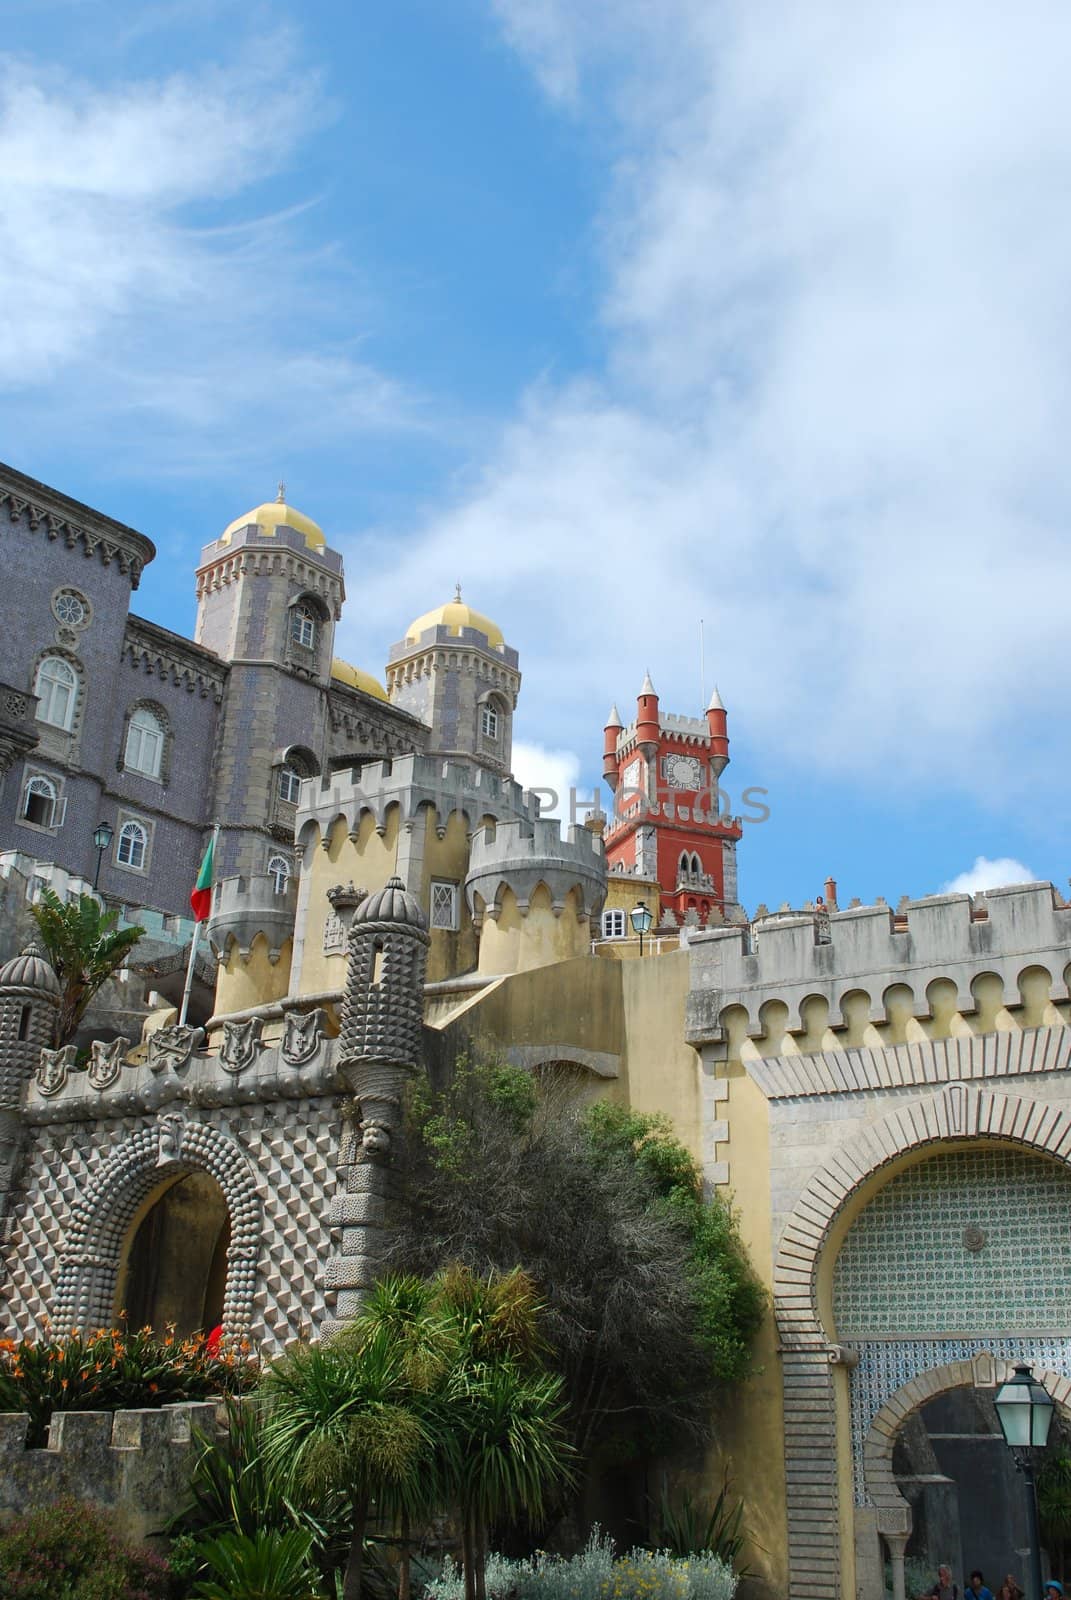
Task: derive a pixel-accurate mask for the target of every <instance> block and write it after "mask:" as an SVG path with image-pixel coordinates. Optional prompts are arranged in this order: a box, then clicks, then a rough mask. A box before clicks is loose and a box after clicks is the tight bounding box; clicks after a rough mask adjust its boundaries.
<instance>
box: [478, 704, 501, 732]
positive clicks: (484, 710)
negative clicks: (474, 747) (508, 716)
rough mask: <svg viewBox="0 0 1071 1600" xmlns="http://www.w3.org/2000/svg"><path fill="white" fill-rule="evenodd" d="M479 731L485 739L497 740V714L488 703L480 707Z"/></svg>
mask: <svg viewBox="0 0 1071 1600" xmlns="http://www.w3.org/2000/svg"><path fill="white" fill-rule="evenodd" d="M480 731H481V732H482V734H483V736H484V738H485V739H497V738H498V712H497V710H496V709H495V707H494V706H493V705H492V704H491V703H490V702H488V704H487V705H485V706H481V707H480Z"/></svg>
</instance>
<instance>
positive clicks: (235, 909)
mask: <svg viewBox="0 0 1071 1600" xmlns="http://www.w3.org/2000/svg"><path fill="white" fill-rule="evenodd" d="M296 909H297V884H296V881H295V878H294V875H293V874H291V875H290V877H289V878H288V879H287V883H286V888H285V889H284V890H283V892H282V893H281V894H280V893H279V892H278V890H277V888H276V881H275V879H274V878H272V877H270V876H269V875H268V874H267V873H255V874H253V875H252V876H250V877H241V876H237V877H233V878H221V879H220V880H219V881H218V883H217V884H216V885H215V887H214V889H213V891H212V913H211V915H210V917H209V919H208V937H209V939H210V940H211V942H212V945H213V948H214V949H215V951H216V953H217V955H218V956H219V957H220V959H221V960H222V959H225V958H226V956H227V955H228V954H229V951H230V948H231V946H232V945H237V946H238V951H239V954H240V955H241V957H242V959H243V961H244V960H248V958H249V951H250V948H251V946H252V943H253V940H254V939H255V938H256V937H257V935H258V934H263V935H264V937H265V938H266V939H267V941H268V955H269V958H270V959H271V961H272V962H273V963H274V962H276V961H278V959H279V952H280V950H281V949H282V947H283V945H284V944H285V943H286V941H287V939H289V938H290V937H291V935H292V934H293V932H294V915H295V912H296Z"/></svg>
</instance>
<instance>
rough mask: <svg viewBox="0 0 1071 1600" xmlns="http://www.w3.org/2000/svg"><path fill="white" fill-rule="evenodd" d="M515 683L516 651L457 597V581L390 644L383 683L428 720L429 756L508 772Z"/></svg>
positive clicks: (405, 705)
mask: <svg viewBox="0 0 1071 1600" xmlns="http://www.w3.org/2000/svg"><path fill="white" fill-rule="evenodd" d="M520 687H521V674H520V670H519V666H518V656H517V652H516V650H511V649H510V647H509V645H508V644H507V643H506V641H505V639H504V638H503V636H502V629H501V628H500V627H499V626H498V624H497V623H496V622H492V621H491V619H490V617H485V616H483V615H482V614H481V613H480V612H479V611H474V610H473V609H472V607H471V606H468V605H466V604H465V603H464V602H463V601H462V599H461V586H460V585H458V588H457V593H456V595H455V597H454V599H453V600H451V601H449V602H448V603H447V604H446V605H441V606H436V607H435V608H434V609H433V610H431V611H428V612H426V613H425V614H424V615H423V616H422V617H417V618H416V619H415V620H414V621H413V622H411V623H410V624H409V626H408V628H407V629H406V631H405V638H404V639H402V640H401V641H400V643H398V644H396V645H392V647H391V651H390V660H389V661H388V664H387V690H388V692H389V694H390V698H391V701H392V703H393V704H394V705H396V706H400V707H401V708H402V709H403V710H405V711H409V712H411V713H412V715H413V716H416V717H419V718H420V720H421V721H422V722H426V723H428V724H430V726H431V730H432V732H431V740H430V742H429V744H428V754H429V755H437V756H438V755H441V756H451V757H462V758H463V759H466V760H469V761H476V762H478V763H479V765H480V766H482V767H488V768H490V770H491V771H492V772H497V773H500V774H503V775H508V773H509V771H510V763H511V761H512V758H513V713H514V710H515V709H516V705H517V695H518V692H519V691H520Z"/></svg>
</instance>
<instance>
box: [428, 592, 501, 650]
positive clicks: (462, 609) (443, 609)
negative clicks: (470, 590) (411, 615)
mask: <svg viewBox="0 0 1071 1600" xmlns="http://www.w3.org/2000/svg"><path fill="white" fill-rule="evenodd" d="M428 628H449V629H450V632H451V633H460V632H461V630H462V628H475V629H476V631H477V632H478V633H483V634H486V635H487V642H488V644H490V645H493V646H494V647H495V648H496V649H501V648H502V647H503V646H504V645H505V642H506V641H505V639H504V638H503V637H502V629H501V628H500V627H499V626H498V623H497V622H492V621H491V619H490V617H485V616H484V615H483V613H482V612H480V611H473V609H472V607H471V606H467V605H466V604H465V602H464V601H463V600H460V599H458V600H448V601H447V602H446V604H445V605H444V606H436V607H435V609H434V611H426V612H425V613H424V615H423V616H422V617H417V619H416V621H415V622H411V623H410V624H409V626H408V628H406V630H405V637H406V638H407V639H419V638H420V635H421V634H422V633H424V632H425V631H426V630H427V629H428Z"/></svg>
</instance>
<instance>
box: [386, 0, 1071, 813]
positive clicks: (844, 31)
mask: <svg viewBox="0 0 1071 1600" xmlns="http://www.w3.org/2000/svg"><path fill="white" fill-rule="evenodd" d="M496 9H497V11H498V13H499V14H500V15H501V16H502V17H503V18H504V19H505V21H506V23H507V26H508V30H509V31H508V37H509V38H510V40H511V41H512V43H513V44H514V45H515V46H516V47H517V48H518V49H521V50H522V51H525V52H526V53H527V56H528V58H529V59H530V60H531V63H532V67H533V71H534V72H535V73H536V74H537V75H538V76H539V78H540V80H541V81H542V82H543V83H544V85H545V86H546V87H547V89H548V92H550V93H551V94H554V95H557V96H558V97H559V98H560V97H561V95H562V94H563V93H564V92H565V91H566V90H569V86H570V84H572V85H573V86H574V87H575V89H576V94H577V95H578V97H579V100H578V110H579V113H580V114H581V115H582V114H583V113H584V111H585V109H586V108H590V109H591V110H592V115H593V117H602V116H604V115H605V112H606V108H607V105H610V106H612V109H613V113H614V115H615V117H616V119H617V121H616V137H617V142H618V148H619V150H620V160H619V163H618V167H617V170H616V175H615V178H614V182H613V187H612V190H611V192H610V193H609V195H608V197H607V201H606V205H605V207H604V212H603V216H602V219H601V234H600V237H601V239H602V241H603V246H604V255H603V265H604V269H605V293H604V297H603V308H602V309H603V316H604V320H605V326H606V331H607V336H608V339H609V355H608V359H607V363H606V366H605V369H604V370H602V371H601V372H596V373H593V374H591V375H590V376H589V377H588V378H586V379H578V380H574V381H571V382H569V383H567V384H564V385H562V386H557V387H555V386H549V385H542V386H540V387H538V388H536V389H534V390H533V392H532V393H531V394H530V395H529V397H528V399H527V402H526V404H525V406H524V408H523V410H522V411H521V413H520V415H519V416H518V417H517V419H516V420H515V421H514V422H513V423H512V424H511V425H510V426H509V427H508V428H507V429H506V430H505V432H504V434H503V437H502V441H501V446H500V448H499V450H498V452H497V454H496V455H495V456H494V457H493V458H492V459H491V460H490V461H489V463H488V464H487V466H486V468H485V470H484V472H483V474H482V477H481V478H480V479H479V481H478V482H477V483H476V484H475V485H474V486H469V487H468V488H466V490H465V491H464V492H463V493H462V494H460V495H459V498H458V501H457V503H456V505H455V506H454V507H453V508H448V509H447V510H445V511H443V512H441V513H437V514H435V515H433V516H431V517H430V518H429V520H428V522H427V524H426V525H425V527H424V528H423V530H422V532H421V536H420V537H419V538H418V539H417V540H416V541H415V542H414V543H413V545H412V546H411V547H410V549H409V550H408V551H407V552H406V553H405V554H404V555H403V556H402V558H401V560H400V561H399V562H398V564H397V566H396V567H395V568H394V569H393V571H392V572H391V573H389V574H386V575H384V576H383V577H381V578H380V579H379V580H376V581H375V582H374V583H373V585H372V587H373V591H374V592H375V593H376V595H377V597H378V599H379V600H380V602H381V603H382V606H383V609H384V611H385V613H386V614H388V615H396V614H398V613H399V611H404V609H405V606H406V605H407V604H409V603H410V599H409V598H408V597H412V596H413V595H415V594H418V593H420V594H423V593H425V592H427V591H428V590H429V589H430V590H432V591H435V590H437V589H439V588H442V587H443V586H444V585H445V584H446V583H447V582H448V581H449V579H450V577H451V576H452V575H453V573H454V571H455V569H456V567H457V564H458V561H459V560H462V561H463V562H464V564H465V566H466V567H467V568H472V569H475V570H478V571H479V572H480V573H481V589H480V593H479V595H476V594H475V592H474V595H473V598H474V603H477V604H480V605H481V607H482V608H484V609H488V610H491V611H492V612H494V611H497V613H498V614H499V615H500V616H502V617H508V618H510V619H514V620H512V621H511V626H510V630H509V631H510V637H511V643H515V644H516V645H517V646H518V647H519V648H520V649H521V651H522V660H523V665H524V666H525V668H526V672H527V686H526V689H525V696H526V699H525V704H526V708H527V711H528V714H529V715H533V714H534V715H535V716H536V717H537V719H538V720H540V721H542V722H543V723H544V725H547V724H548V723H549V722H550V721H551V720H552V719H553V721H554V725H555V726H556V727H557V728H558V729H559V736H560V737H562V738H565V739H567V740H568V741H569V742H571V743H572V744H574V745H576V747H577V748H581V742H582V741H583V742H584V744H585V745H586V744H587V743H589V742H590V741H591V739H592V736H593V733H594V732H595V730H593V729H592V728H591V726H590V719H591V715H592V706H593V705H594V706H595V707H596V708H598V710H597V713H596V714H597V715H599V716H601V714H602V705H603V702H604V701H609V700H610V699H612V698H615V697H618V696H621V695H627V694H629V693H630V692H631V690H632V686H633V680H634V679H635V678H637V677H638V675H639V673H640V672H641V671H642V668H643V666H644V664H645V663H646V662H647V661H648V660H651V665H652V670H655V669H656V678H657V681H658V684H659V688H660V690H661V691H662V697H663V704H664V705H665V706H666V707H667V709H675V710H682V711H687V710H689V709H692V708H693V707H695V706H696V701H697V698H698V696H697V689H696V680H697V670H696V663H695V654H696V646H695V629H696V623H697V620H698V617H699V616H700V615H702V616H704V617H705V619H706V623H707V657H708V664H709V667H710V670H711V672H712V673H713V674H714V675H716V676H717V677H718V679H719V681H720V683H721V687H722V690H723V692H724V694H725V696H726V701H727V704H728V705H729V709H730V713H731V714H733V713H736V715H737V716H741V717H746V719H747V728H748V732H749V735H750V736H751V737H752V739H753V741H754V742H755V743H756V744H759V745H762V744H764V745H765V746H766V748H768V749H769V750H770V751H771V752H776V760H778V761H780V760H781V759H782V758H783V757H787V758H788V759H789V760H790V761H795V762H797V763H799V764H800V765H806V766H807V767H808V768H809V769H812V770H815V771H817V772H818V773H820V774H827V775H828V774H833V773H841V774H848V775H850V776H851V778H852V779H853V780H858V779H864V780H867V779H869V781H871V782H872V783H878V782H880V783H881V784H882V785H883V786H888V785H890V784H895V783H898V782H899V783H911V782H915V781H917V780H919V779H920V778H921V779H923V780H924V781H926V782H927V783H932V782H933V781H934V780H935V778H940V780H942V781H944V782H946V783H949V784H951V785H953V786H956V785H962V786H965V787H968V788H971V789H973V790H974V791H975V792H976V793H978V794H980V795H986V796H989V795H991V794H992V778H993V773H992V751H993V750H994V749H995V748H1000V750H1001V753H1002V760H1001V770H1002V773H1004V774H1009V773H1012V774H1014V775H1015V776H1014V780H1011V781H1014V783H1015V784H1016V785H1021V786H1022V787H1023V788H1025V787H1027V786H1028V785H1030V784H1032V783H1038V782H1040V783H1042V784H1044V783H1047V782H1049V781H1054V782H1057V783H1060V782H1063V781H1064V780H1065V778H1066V770H1065V769H1066V758H1063V757H1062V756H1061V758H1060V759H1059V760H1055V759H1054V751H1053V747H1052V741H1051V739H1050V738H1048V737H1045V730H1048V729H1050V728H1051V727H1052V726H1053V725H1055V724H1056V722H1057V721H1058V719H1059V717H1060V716H1061V715H1062V699H1063V688H1062V682H1061V678H1060V674H1059V673H1055V672H1053V671H1052V669H1051V659H1052V655H1051V641H1052V640H1053V639H1054V638H1058V637H1060V636H1061V634H1062V630H1063V626H1064V611H1065V609H1066V607H1065V599H1064V597H1065V595H1066V593H1067V591H1068V580H1069V578H1071V547H1069V544H1068V541H1067V538H1066V526H1067V514H1068V503H1069V500H1071V463H1069V460H1068V456H1067V451H1066V441H1065V438H1064V432H1065V430H1064V426H1063V418H1064V414H1065V410H1066V407H1065V404H1064V400H1065V396H1066V392H1067V387H1068V379H1069V375H1071V374H1069V369H1071V324H1069V323H1068V320H1067V318H1066V316H1065V315H1064V303H1065V299H1066V284H1067V282H1068V280H1069V278H1071V214H1069V213H1068V212H1067V210H1066V208H1065V207H1061V206H1060V205H1059V203H1058V196H1059V195H1060V194H1061V193H1063V192H1065V190H1066V188H1067V187H1068V184H1069V182H1071V100H1069V98H1068V96H1067V94H1066V84H1065V70H1064V67H1065V63H1066V61H1067V59H1068V57H1069V54H1071V12H1069V11H1068V10H1067V9H1066V8H1064V7H1063V6H1061V5H1059V4H1056V3H1045V0H1027V3H1026V4H1024V6H1022V7H1019V8H1017V10H1016V13H1015V17H1014V19H1009V17H1008V15H1007V14H1006V13H1004V12H1001V11H999V10H997V9H995V8H990V9H988V10H987V9H986V8H984V7H983V8H981V10H979V8H978V7H976V6H973V5H971V4H969V3H968V0H954V3H951V4H949V5H947V6H944V7H936V8H935V7H933V6H931V5H926V4H923V3H922V0H908V3H906V4H904V5H901V6H896V7H892V8H885V9H884V10H882V9H881V8H879V7H873V6H864V7H861V8H860V7H856V6H853V5H851V4H849V3H848V0H825V3H822V0H814V3H813V4H810V5H806V6H797V7H785V6H783V5H781V4H775V3H774V0H725V3H724V4H720V5H718V6H717V7H712V6H710V4H709V0H666V3H665V4H663V5H660V6H658V7H652V6H650V5H647V4H642V3H640V0H626V3H624V4H622V5H620V6H615V7H614V8H612V16H611V9H610V8H608V5H607V0H542V3H541V4H539V5H536V4H534V3H533V0H497V6H496ZM548 60H549V61H550V62H551V66H549V67H548V64H547V63H548ZM562 62H568V63H571V65H570V66H569V67H568V70H567V69H566V67H564V66H562V65H561V63H562ZM555 63H557V64H555ZM607 81H609V85H610V87H609V89H608V90H607V89H606V88H605V84H606V82H607ZM563 85H564V89H563ZM592 85H594V87H592ZM569 92H572V90H569ZM585 94H587V95H588V96H590V98H589V99H587V100H585V98H584V96H585ZM403 597H406V598H403ZM652 658H653V659H652ZM759 776H761V774H759ZM1005 781H1009V780H1005Z"/></svg>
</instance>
